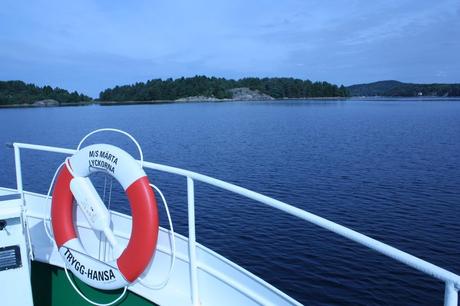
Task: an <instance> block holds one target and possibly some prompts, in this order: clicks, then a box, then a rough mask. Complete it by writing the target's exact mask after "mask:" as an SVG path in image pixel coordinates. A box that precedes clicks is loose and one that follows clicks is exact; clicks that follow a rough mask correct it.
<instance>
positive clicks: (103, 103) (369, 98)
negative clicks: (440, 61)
mask: <svg viewBox="0 0 460 306" xmlns="http://www.w3.org/2000/svg"><path fill="white" fill-rule="evenodd" d="M320 100H323V101H324V100H326V101H348V100H357V101H395V100H408V101H460V96H459V97H437V96H424V97H386V96H354V97H309V98H280V99H273V100H242V99H208V100H151V101H91V102H74V103H62V104H59V105H34V104H0V109H4V108H51V107H68V106H91V105H100V106H116V105H156V104H184V103H221V102H279V101H320Z"/></svg>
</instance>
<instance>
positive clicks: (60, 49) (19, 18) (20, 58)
mask: <svg viewBox="0 0 460 306" xmlns="http://www.w3.org/2000/svg"><path fill="white" fill-rule="evenodd" d="M459 14H460V7H459V3H458V1H450V0H445V1H436V2H433V1H415V0H391V1H385V2H373V1H364V0H354V1H351V2H350V1H347V2H343V1H338V0H335V1H328V2H324V1H319V0H315V1H301V0H286V1H282V2H280V1H274V0H266V1H250V2H249V1H242V0H233V1H211V0H197V1H185V0H183V1H151V0H135V1H130V2H122V1H107V0H105V1H95V0H94V1H93V0H81V1H74V2H65V3H63V2H61V1H57V0H48V1H44V0H37V1H33V2H26V1H20V0H19V1H18V0H16V1H11V0H5V1H4V3H2V7H1V8H0V46H1V48H0V65H1V66H2V69H1V70H0V78H1V79H23V80H26V81H29V82H36V83H39V84H45V83H50V84H51V85H53V86H62V87H67V88H69V89H78V90H82V91H84V92H87V93H89V94H91V95H93V96H96V95H97V94H98V92H99V91H100V90H102V89H104V88H106V87H110V86H114V85H116V84H123V83H129V82H135V81H144V80H147V79H150V78H158V77H162V78H165V77H179V76H182V75H184V76H190V75H195V74H207V75H215V76H224V77H232V78H238V77H244V76H251V75H253V76H278V75H282V76H294V77H300V78H310V79H313V80H316V79H319V80H327V81H332V82H337V83H345V84H350V83H354V82H360V83H361V82H367V81H374V80H378V79H398V78H399V79H401V80H407V81H413V82H418V81H420V82H433V81H443V82H460V73H459V71H460V63H459V62H458V60H457V54H459V53H460V43H459V41H458V39H455V38H456V37H460V21H459V20H460V18H458V17H459ZM439 71H442V72H443V73H442V74H439V73H438V72H439Z"/></svg>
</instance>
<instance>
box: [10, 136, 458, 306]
mask: <svg viewBox="0 0 460 306" xmlns="http://www.w3.org/2000/svg"><path fill="white" fill-rule="evenodd" d="M13 147H14V153H15V162H16V180H17V189H18V191H19V192H20V193H22V192H23V186H22V173H21V160H20V159H21V157H20V152H19V150H20V149H31V150H38V151H47V152H55V153H63V154H74V153H75V152H76V150H73V149H65V148H58V147H51V146H43V145H33V144H25V143H14V144H13ZM143 166H144V167H145V168H148V169H152V170H157V171H162V172H167V173H171V174H176V175H181V176H184V177H186V178H187V195H188V196H187V199H188V223H189V259H190V278H191V292H192V303H193V305H199V302H198V301H199V300H198V279H197V273H196V271H197V262H196V234H195V195H194V180H196V181H200V182H203V183H206V184H209V185H212V186H216V187H219V188H221V189H224V190H227V191H231V192H233V193H236V194H239V195H242V196H244V197H247V198H250V199H253V200H256V201H258V202H261V203H263V204H266V205H268V206H270V207H273V208H276V209H278V210H281V211H284V212H286V213H288V214H290V215H293V216H296V217H298V218H300V219H303V220H305V221H308V222H310V223H313V224H315V225H317V226H319V227H322V228H324V229H326V230H329V231H331V232H334V233H336V234H338V235H340V236H343V237H345V238H347V239H349V240H352V241H354V242H356V243H358V244H361V245H364V246H366V247H368V248H370V249H372V250H374V251H376V252H378V253H380V254H383V255H386V256H388V257H390V258H393V259H394V260H396V261H399V262H401V263H403V264H405V265H407V266H410V267H412V268H414V269H416V270H418V271H420V272H423V273H425V274H428V275H430V276H432V277H434V278H437V279H439V280H441V281H443V282H445V293H444V305H445V306H457V304H458V291H459V290H460V276H459V275H457V274H455V273H452V272H450V271H448V270H446V269H443V268H441V267H439V266H436V265H434V264H432V263H429V262H427V261H425V260H423V259H420V258H418V257H415V256H413V255H411V254H409V253H406V252H403V251H401V250H399V249H397V248H394V247H392V246H390V245H388V244H385V243H383V242H380V241H378V240H375V239H373V238H371V237H368V236H366V235H363V234H361V233H359V232H356V231H354V230H352V229H349V228H347V227H345V226H342V225H340V224H337V223H335V222H332V221H329V220H327V219H325V218H322V217H319V216H317V215H315V214H312V213H309V212H307V211H304V210H302V209H299V208H297V207H294V206H292V205H289V204H287V203H284V202H281V201H278V200H275V199H273V198H270V197H268V196H265V195H262V194H260V193H257V192H254V191H251V190H249V189H246V188H243V187H239V186H237V185H234V184H230V183H227V182H224V181H221V180H218V179H215V178H212V177H209V176H206V175H203V174H199V173H196V172H192V171H188V170H184V169H180V168H175V167H170V166H165V165H161V164H156V163H151V162H144V163H143Z"/></svg>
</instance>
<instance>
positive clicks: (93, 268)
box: [51, 144, 159, 290]
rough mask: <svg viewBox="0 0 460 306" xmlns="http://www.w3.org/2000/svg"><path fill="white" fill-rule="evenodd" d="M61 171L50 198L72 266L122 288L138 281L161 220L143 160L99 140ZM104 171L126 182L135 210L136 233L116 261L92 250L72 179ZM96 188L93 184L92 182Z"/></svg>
mask: <svg viewBox="0 0 460 306" xmlns="http://www.w3.org/2000/svg"><path fill="white" fill-rule="evenodd" d="M67 162H68V167H70V169H71V170H70V171H69V169H68V167H66V166H64V167H63V168H62V170H61V171H60V173H59V176H58V178H57V181H56V185H55V187H54V191H53V198H52V202H51V217H52V221H51V222H52V227H53V232H54V237H55V241H56V244H57V246H58V249H59V253H60V254H61V256H62V258H63V259H64V262H65V264H66V266H67V267H68V269H70V270H71V271H72V272H73V274H74V275H76V276H77V277H78V278H79V279H80V280H82V281H83V282H85V283H86V284H88V285H90V286H92V287H95V288H98V289H105V290H111V289H118V288H122V287H125V286H126V285H128V284H130V283H132V282H134V281H135V280H136V279H137V278H138V277H139V276H140V275H141V274H142V273H143V272H144V270H145V268H146V267H147V266H148V265H149V263H150V260H151V258H152V256H153V255H154V252H155V249H156V244H157V240H158V230H159V220H158V209H157V203H156V200H155V195H154V193H153V190H152V188H151V187H150V185H149V184H150V183H149V179H148V177H147V175H146V174H145V172H144V170H143V169H142V167H141V166H140V165H139V163H138V162H137V161H136V160H135V159H134V158H133V157H132V156H131V155H129V154H128V153H127V152H125V151H123V150H122V149H120V148H118V147H115V146H112V145H108V144H95V145H90V146H87V147H85V148H83V149H81V150H79V151H77V152H76V153H75V154H74V155H73V156H71V157H70V158H69V159H68V161H67ZM97 171H104V172H106V173H108V174H109V175H111V176H113V177H114V178H115V179H116V180H117V181H118V182H119V183H120V184H121V186H122V187H123V189H124V190H125V192H126V195H127V197H128V199H129V202H130V206H131V215H132V228H131V237H130V239H129V242H128V245H127V246H126V248H125V249H124V250H123V251H122V253H121V255H120V256H119V257H118V258H117V259H116V260H114V261H112V262H107V263H106V262H102V261H99V260H97V259H95V258H93V257H91V256H89V255H88V254H87V253H86V251H85V249H84V247H83V245H82V243H81V241H80V239H79V238H78V237H77V233H76V230H75V225H74V206H73V200H74V195H73V193H72V190H71V187H70V184H71V181H72V180H73V179H74V178H75V177H81V178H86V177H88V176H89V175H90V174H91V173H93V172H97ZM93 188H94V187H93Z"/></svg>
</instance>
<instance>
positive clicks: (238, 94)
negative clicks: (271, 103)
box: [229, 87, 274, 101]
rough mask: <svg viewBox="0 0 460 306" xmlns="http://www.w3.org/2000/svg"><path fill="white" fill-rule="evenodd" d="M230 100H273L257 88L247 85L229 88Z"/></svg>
mask: <svg viewBox="0 0 460 306" xmlns="http://www.w3.org/2000/svg"><path fill="white" fill-rule="evenodd" d="M229 92H230V93H231V94H232V100H236V101H266V100H274V99H273V97H271V96H269V95H266V94H264V93H262V92H260V91H258V90H251V89H249V88H247V87H239V88H232V89H229Z"/></svg>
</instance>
